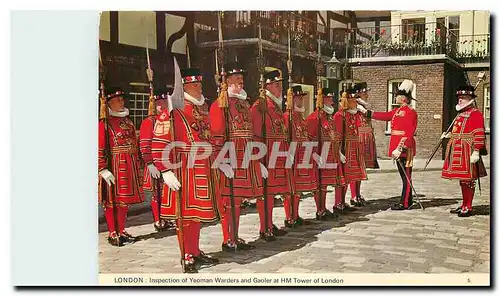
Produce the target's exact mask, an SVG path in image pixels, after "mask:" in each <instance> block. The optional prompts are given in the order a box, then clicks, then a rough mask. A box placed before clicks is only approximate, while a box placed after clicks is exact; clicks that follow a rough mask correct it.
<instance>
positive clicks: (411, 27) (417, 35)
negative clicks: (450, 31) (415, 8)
mask: <svg viewBox="0 0 500 296" xmlns="http://www.w3.org/2000/svg"><path fill="white" fill-rule="evenodd" d="M401 33H402V34H401V35H402V37H403V41H413V42H423V41H425V18H416V19H407V20H403V26H402V32H401Z"/></svg>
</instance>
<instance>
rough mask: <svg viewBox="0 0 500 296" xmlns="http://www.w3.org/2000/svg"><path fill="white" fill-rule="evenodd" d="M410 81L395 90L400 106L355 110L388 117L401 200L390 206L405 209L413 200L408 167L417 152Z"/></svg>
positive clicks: (386, 119)
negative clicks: (401, 186)
mask: <svg viewBox="0 0 500 296" xmlns="http://www.w3.org/2000/svg"><path fill="white" fill-rule="evenodd" d="M413 89H414V84H413V82H412V81H411V80H404V81H403V82H402V83H401V85H400V86H399V88H398V90H397V91H396V103H397V104H399V105H400V106H399V107H398V108H395V109H393V110H392V111H389V112H372V111H370V110H368V111H367V110H366V109H365V108H364V107H362V106H360V105H358V110H359V111H361V112H362V113H366V115H367V117H368V119H370V118H372V119H375V120H382V121H391V139H390V141H389V156H390V157H392V158H393V159H394V160H395V161H396V165H397V166H398V171H399V175H400V176H401V181H402V183H403V190H402V192H401V201H400V203H399V204H395V205H393V206H391V209H392V210H407V209H408V208H409V207H410V206H411V205H412V204H413V196H412V189H411V184H412V183H411V182H412V180H411V171H412V167H413V158H414V157H415V154H416V153H417V149H416V143H415V138H414V135H415V131H416V130H417V112H416V111H415V110H414V109H413V107H411V105H410V104H411V101H412V100H413V97H412V92H413Z"/></svg>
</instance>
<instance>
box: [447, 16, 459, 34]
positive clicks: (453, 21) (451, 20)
mask: <svg viewBox="0 0 500 296" xmlns="http://www.w3.org/2000/svg"><path fill="white" fill-rule="evenodd" d="M448 29H449V30H450V33H453V34H454V35H455V36H460V16H458V15H456V16H449V17H448Z"/></svg>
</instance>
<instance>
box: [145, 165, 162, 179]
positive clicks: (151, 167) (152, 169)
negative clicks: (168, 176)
mask: <svg viewBox="0 0 500 296" xmlns="http://www.w3.org/2000/svg"><path fill="white" fill-rule="evenodd" d="M148 171H149V174H150V175H151V177H152V178H154V179H158V178H160V176H161V173H160V171H159V170H158V169H157V168H156V167H155V165H154V164H152V163H150V164H148Z"/></svg>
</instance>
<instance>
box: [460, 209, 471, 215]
mask: <svg viewBox="0 0 500 296" xmlns="http://www.w3.org/2000/svg"><path fill="white" fill-rule="evenodd" d="M470 216H472V209H465V210H461V211H460V212H459V213H458V217H470Z"/></svg>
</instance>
